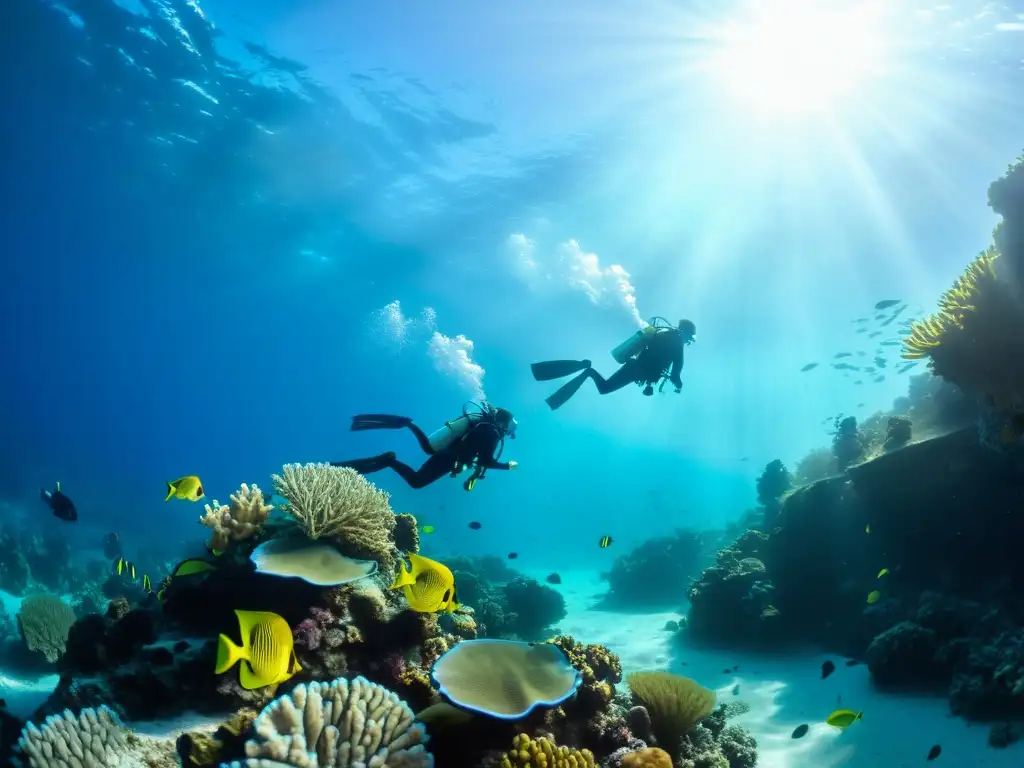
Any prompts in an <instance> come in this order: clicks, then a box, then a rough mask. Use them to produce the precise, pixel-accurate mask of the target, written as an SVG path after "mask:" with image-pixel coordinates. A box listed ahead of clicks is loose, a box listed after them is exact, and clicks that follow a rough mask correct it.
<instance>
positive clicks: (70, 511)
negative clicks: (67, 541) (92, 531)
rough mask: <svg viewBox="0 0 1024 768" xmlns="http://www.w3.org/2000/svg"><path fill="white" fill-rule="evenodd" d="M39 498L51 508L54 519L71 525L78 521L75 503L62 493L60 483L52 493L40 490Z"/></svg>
mask: <svg viewBox="0 0 1024 768" xmlns="http://www.w3.org/2000/svg"><path fill="white" fill-rule="evenodd" d="M39 498H41V499H42V500H43V503H44V504H46V506H48V507H49V508H50V511H51V512H53V516H54V517H58V518H60V519H61V520H66V521H67V522H69V523H73V522H75V520H77V519H78V510H77V509H75V503H74V502H73V501H72V500H71V499H69V498H68V497H67V496H65V495H64V494H63V493H62V492H61V490H60V483H57V485H56V486H55V487H54V489H53V490H52V491H47V490H45V489H43V488H40V489H39Z"/></svg>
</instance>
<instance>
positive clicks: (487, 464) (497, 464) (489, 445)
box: [477, 429, 512, 469]
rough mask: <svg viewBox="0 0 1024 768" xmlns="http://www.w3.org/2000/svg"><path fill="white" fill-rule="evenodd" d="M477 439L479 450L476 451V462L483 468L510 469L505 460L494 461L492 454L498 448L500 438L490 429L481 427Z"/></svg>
mask: <svg viewBox="0 0 1024 768" xmlns="http://www.w3.org/2000/svg"><path fill="white" fill-rule="evenodd" d="M477 440H478V441H479V443H480V450H479V452H478V453H477V457H478V458H477V464H478V465H479V466H481V467H483V468H485V469H511V468H512V467H510V466H509V462H507V461H495V459H494V454H495V452H496V451H497V450H498V445H499V444H500V443H501V439H500V438H499V437H498V436H497V434H496V433H495V432H494V431H493V430H491V429H487V430H484V429H481V430H480V431H479V432H478V437H477Z"/></svg>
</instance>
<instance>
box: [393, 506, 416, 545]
mask: <svg viewBox="0 0 1024 768" xmlns="http://www.w3.org/2000/svg"><path fill="white" fill-rule="evenodd" d="M395 547H397V549H398V551H399V552H412V553H413V554H417V553H419V551H420V532H419V529H418V528H417V525H416V518H415V517H413V516H412V515H410V514H409V513H407V512H402V513H400V514H397V515H395Z"/></svg>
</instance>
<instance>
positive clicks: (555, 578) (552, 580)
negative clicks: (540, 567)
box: [544, 573, 562, 584]
mask: <svg viewBox="0 0 1024 768" xmlns="http://www.w3.org/2000/svg"><path fill="white" fill-rule="evenodd" d="M544 581H546V582H547V583H548V584H561V583H562V577H561V576H559V575H558V574H557V573H549V574H548V577H547V578H546V579H544Z"/></svg>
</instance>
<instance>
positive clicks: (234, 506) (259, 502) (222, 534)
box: [199, 483, 274, 551]
mask: <svg viewBox="0 0 1024 768" xmlns="http://www.w3.org/2000/svg"><path fill="white" fill-rule="evenodd" d="M229 500H230V502H231V503H230V504H229V505H227V506H224V505H222V504H220V503H218V502H217V500H216V499H214V500H213V506H212V507H211V506H210V505H209V504H207V505H206V514H204V515H203V516H202V517H201V518H199V522H201V523H202V524H203V525H205V526H206V527H207V528H211V529H213V533H212V534H211V535H210V540H209V541H208V542H207V543H206V546H207V548H208V549H211V550H215V551H224V550H226V549H227V548H228V547H229V546H231V544H232V543H234V542H239V541H246V540H248V539H252V538H253V537H255V536H257V535H258V534H259V533H260V531H262V530H263V524H264V523H266V521H267V516H268V515H270V512H271V511H272V510H273V509H274V507H273V506H272V505H270V504H264V500H263V491H261V490H260V488H259V486H258V485H253V486H252V488H250V487H249V486H247V485H246V484H245V483H242V487H241V488H239V490H238V491H236V492H235V493H233V494H231V497H230V499H229Z"/></svg>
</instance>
